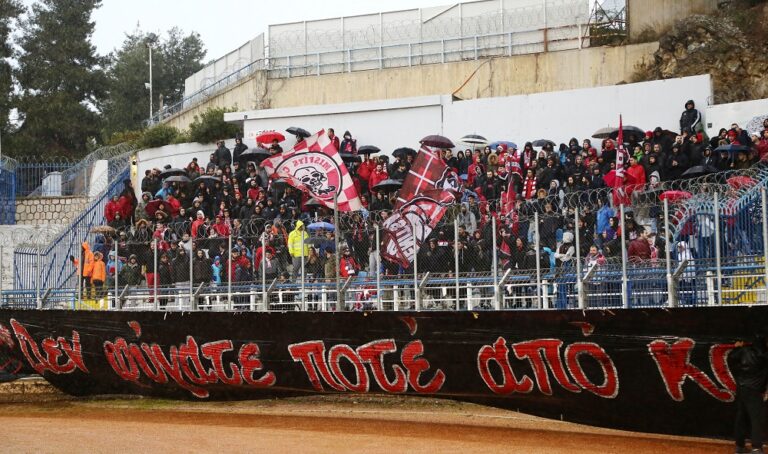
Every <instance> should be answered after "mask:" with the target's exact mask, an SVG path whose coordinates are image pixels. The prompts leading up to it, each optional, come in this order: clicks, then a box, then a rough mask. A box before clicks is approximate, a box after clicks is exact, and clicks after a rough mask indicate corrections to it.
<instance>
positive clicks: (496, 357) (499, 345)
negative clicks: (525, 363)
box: [477, 337, 533, 394]
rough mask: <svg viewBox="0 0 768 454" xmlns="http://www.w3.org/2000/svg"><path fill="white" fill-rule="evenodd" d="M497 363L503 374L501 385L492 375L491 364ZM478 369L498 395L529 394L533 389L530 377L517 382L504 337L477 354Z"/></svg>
mask: <svg viewBox="0 0 768 454" xmlns="http://www.w3.org/2000/svg"><path fill="white" fill-rule="evenodd" d="M492 361H493V362H495V363H496V364H497V365H498V366H499V368H500V369H501V373H502V377H503V378H502V381H501V384H499V383H498V382H497V381H496V379H495V378H494V377H493V375H491V370H490V363H491V362H492ZM477 369H478V371H479V372H480V377H481V378H482V379H483V381H484V382H485V385H486V386H488V388H489V389H490V390H491V391H493V392H494V393H496V394H512V393H523V394H526V393H529V392H531V390H532V389H533V380H531V378H530V377H528V376H525V375H524V376H523V378H522V379H521V380H519V381H518V380H517V377H515V373H514V371H513V370H512V366H511V365H510V364H509V348H508V347H507V341H506V339H504V338H503V337H499V338H498V339H496V342H494V343H493V346H490V345H483V347H482V348H480V351H479V352H478V354H477Z"/></svg>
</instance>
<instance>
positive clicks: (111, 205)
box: [104, 195, 122, 223]
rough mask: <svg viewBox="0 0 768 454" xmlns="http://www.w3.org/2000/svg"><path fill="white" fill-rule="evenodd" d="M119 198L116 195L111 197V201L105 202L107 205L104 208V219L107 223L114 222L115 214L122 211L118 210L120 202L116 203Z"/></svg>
mask: <svg viewBox="0 0 768 454" xmlns="http://www.w3.org/2000/svg"><path fill="white" fill-rule="evenodd" d="M118 199H119V197H118V196H117V195H113V196H112V199H111V200H110V201H109V202H107V205H106V206H105V207H104V218H105V219H106V220H107V223H110V222H112V221H114V220H115V213H119V212H121V211H122V210H121V209H120V202H118Z"/></svg>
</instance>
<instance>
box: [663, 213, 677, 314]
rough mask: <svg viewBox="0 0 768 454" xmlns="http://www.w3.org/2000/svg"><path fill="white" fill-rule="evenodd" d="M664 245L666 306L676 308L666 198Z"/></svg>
mask: <svg viewBox="0 0 768 454" xmlns="http://www.w3.org/2000/svg"><path fill="white" fill-rule="evenodd" d="M664 243H665V245H666V251H665V257H664V259H665V261H666V265H667V293H668V294H669V298H668V299H667V304H668V305H669V307H677V305H678V301H677V285H676V283H675V280H674V279H673V278H672V247H674V244H673V243H674V239H673V238H672V237H671V235H670V231H669V200H668V199H666V198H665V199H664Z"/></svg>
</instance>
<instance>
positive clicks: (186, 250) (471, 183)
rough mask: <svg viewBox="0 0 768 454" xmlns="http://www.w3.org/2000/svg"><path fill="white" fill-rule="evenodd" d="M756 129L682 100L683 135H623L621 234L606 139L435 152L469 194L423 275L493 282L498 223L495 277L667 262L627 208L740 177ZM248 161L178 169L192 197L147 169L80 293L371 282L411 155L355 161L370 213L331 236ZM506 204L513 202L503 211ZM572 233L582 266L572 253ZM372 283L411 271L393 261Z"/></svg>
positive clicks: (350, 147) (749, 160) (762, 139)
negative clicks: (666, 188)
mask: <svg viewBox="0 0 768 454" xmlns="http://www.w3.org/2000/svg"><path fill="white" fill-rule="evenodd" d="M763 126H764V128H763V130H762V131H761V132H759V134H755V135H750V134H749V133H747V132H746V131H744V130H743V129H741V128H740V127H739V125H737V124H733V125H731V127H730V128H728V129H725V128H724V129H722V130H720V133H719V135H718V136H717V137H712V138H708V137H706V136H705V134H704V132H703V128H702V125H701V115H700V114H699V112H698V111H697V110H696V109H695V106H694V105H693V102H692V101H689V102H688V103H687V104H686V109H685V111H684V112H683V114H682V116H681V119H680V132H679V134H672V133H670V132H669V131H666V130H664V129H662V128H660V127H657V128H655V129H654V130H652V131H648V132H646V133H645V134H644V135H635V134H625V136H624V139H625V149H626V150H627V151H628V152H629V162H628V163H627V166H626V168H625V177H624V184H625V188H624V189H625V190H624V191H622V193H623V197H626V198H627V200H626V203H627V204H628V208H627V215H626V218H625V229H624V231H621V229H620V228H619V224H620V221H619V219H618V217H617V216H618V209H617V207H616V206H615V205H616V203H615V202H616V200H615V197H612V196H611V186H614V185H612V184H611V182H610V181H607V180H609V179H612V178H613V176H612V174H615V169H616V154H617V149H618V147H617V143H616V141H615V140H613V139H610V138H607V139H603V140H602V141H600V142H599V143H595V142H593V141H592V140H590V139H584V140H581V141H580V140H578V139H577V138H572V139H571V140H570V141H569V142H568V144H560V145H559V147H557V146H553V145H552V144H551V143H549V144H546V145H545V146H543V147H534V146H533V144H532V143H531V142H527V143H525V144H524V145H523V146H522V147H520V149H519V150H518V149H516V148H515V147H513V146H511V145H510V144H509V143H501V144H499V146H498V147H496V148H495V149H491V148H490V147H489V146H485V147H469V148H464V149H461V148H458V149H457V151H455V152H454V150H451V149H446V150H442V151H440V154H441V157H442V159H443V160H444V162H445V163H446V164H447V165H448V166H450V167H452V168H453V169H455V170H456V172H457V174H458V175H460V177H461V180H462V182H463V185H464V187H463V195H462V198H461V204H460V206H459V208H457V210H456V213H455V215H452V217H451V220H450V221H447V223H446V224H444V225H442V224H441V225H439V226H438V228H437V229H435V230H434V231H433V233H432V235H430V237H429V238H428V240H427V241H426V242H425V244H423V245H422V247H421V249H420V251H419V253H418V260H419V270H420V271H423V272H426V271H429V272H432V273H437V274H440V273H444V274H450V273H452V272H453V270H454V260H453V258H454V250H457V251H458V256H459V270H460V271H461V272H467V273H468V272H477V273H481V272H487V271H489V270H490V269H491V266H492V257H493V248H492V243H493V236H492V228H491V223H492V222H491V220H492V219H496V223H497V232H498V237H497V238H496V241H497V245H498V254H499V262H500V263H499V267H500V268H514V269H530V268H534V267H536V260H539V261H540V263H539V264H540V265H542V266H543V267H545V268H547V267H550V265H552V266H567V265H569V264H572V263H574V260H577V259H582V260H584V261H585V264H587V265H591V264H596V263H597V264H600V263H605V261H606V260H608V259H610V258H611V257H619V255H618V254H619V253H620V242H621V241H626V242H627V248H628V256H629V257H630V260H652V259H655V258H658V257H663V253H664V248H665V247H667V246H666V241H665V240H664V239H665V237H666V235H665V234H664V232H663V229H662V224H660V223H657V222H656V218H658V216H659V215H660V214H661V212H660V210H659V209H658V203H657V204H656V207H655V208H654V207H653V205H654V204H653V203H650V204H645V205H643V208H639V207H638V208H637V209H633V208H632V203H633V202H636V201H637V200H640V199H642V198H643V197H647V196H649V194H650V197H651V199H650V200H651V202H658V192H654V191H653V188H654V187H655V186H657V185H658V184H659V183H660V182H664V181H671V180H678V179H681V178H685V172H686V171H687V170H689V169H691V168H693V167H695V166H706V167H707V169H708V170H707V171H709V172H715V171H723V170H738V169H747V168H749V167H750V166H752V165H754V164H756V163H758V162H760V161H763V160H765V159H768V120H766V121H765V123H764V124H763ZM328 133H329V137H330V138H331V141H332V143H334V144H335V145H336V147H338V149H339V150H340V151H341V152H345V153H349V154H351V155H357V143H356V140H355V139H354V138H353V136H352V135H351V133H350V132H349V131H345V132H344V134H343V136H342V137H341V138H339V137H337V136H335V134H334V132H333V130H332V129H329V130H328ZM297 140H298V139H297ZM260 145H261V146H264V147H266V148H267V149H268V150H269V152H270V153H271V154H276V153H280V152H281V151H282V148H281V147H280V145H279V143H278V142H277V141H275V142H274V143H271V144H260ZM723 145H734V146H737V147H736V148H735V149H736V150H737V151H736V152H733V151H717V148H718V147H721V146H723ZM738 146H742V147H743V148H740V147H738ZM247 149H248V147H247V146H246V145H244V144H243V142H242V140H240V139H238V140H237V141H236V145H235V147H234V150H232V151H230V150H229V149H228V148H226V147H225V146H224V142H223V141H221V142H219V143H218V144H217V149H216V150H215V152H213V153H212V154H211V155H210V156H209V161H208V162H207V163H205V164H204V165H203V163H200V162H198V160H197V159H193V160H192V161H191V162H189V163H188V165H187V166H186V167H185V168H184V169H182V170H183V173H184V175H185V176H186V177H188V178H189V179H190V180H192V183H190V184H185V183H176V182H173V183H171V182H168V181H167V180H165V179H164V178H163V175H166V174H167V173H168V170H169V169H168V168H169V167H170V166H166V169H152V170H147V171H146V173H145V175H144V176H143V178H142V180H141V188H140V189H141V191H140V192H139V193H140V194H141V195H140V196H139V197H136V195H135V194H136V191H135V189H134V188H133V185H132V184H131V182H130V181H129V180H126V181H125V188H124V190H123V192H122V193H121V194H119V195H116V196H115V197H113V198H112V200H110V202H109V203H108V204H107V206H106V208H105V213H104V216H105V220H106V223H107V225H108V226H109V227H111V228H113V229H114V232H115V233H114V234H110V233H107V234H105V235H99V236H98V237H97V239H96V242H95V244H94V245H93V247H92V249H93V250H94V251H96V252H98V253H99V254H100V257H99V258H96V257H95V254H93V256H90V255H89V254H90V249H89V251H88V254H85V255H86V256H87V257H86V256H84V260H85V261H84V263H83V274H84V277H85V278H86V280H89V281H92V282H93V283H96V281H100V282H103V283H105V284H106V285H108V284H109V283H110V282H113V281H112V279H113V277H112V276H114V273H118V274H119V278H120V281H121V282H122V283H123V284H126V285H142V284H146V285H147V286H149V287H152V286H154V285H155V282H157V284H158V285H159V286H162V287H169V286H171V287H172V286H174V285H180V286H185V285H189V283H190V282H191V283H193V284H199V283H210V284H213V285H221V284H222V283H226V282H228V281H229V280H230V279H231V280H232V281H233V282H236V283H239V282H247V281H251V280H255V279H261V277H262V274H265V275H266V277H267V279H269V280H271V279H280V280H281V282H296V279H297V276H298V273H300V272H301V268H302V266H301V265H302V262H303V264H304V267H303V268H304V273H305V276H306V278H307V279H308V280H310V281H312V280H326V279H328V280H333V279H335V278H336V277H337V276H340V277H349V276H355V275H364V274H365V273H373V274H375V273H376V271H377V270H376V260H375V253H374V252H375V250H376V244H375V240H374V229H373V225H374V223H380V222H382V221H384V220H385V219H386V218H387V216H388V215H389V213H390V212H391V210H392V207H393V206H394V204H395V198H394V197H395V193H394V192H392V193H386V192H383V191H377V190H376V189H375V186H376V184H377V183H379V182H381V181H384V180H386V179H399V180H402V179H404V178H405V177H406V176H407V174H408V170H409V168H410V167H411V165H412V164H413V161H414V158H415V156H414V154H411V153H403V154H400V155H398V156H397V157H393V158H390V157H389V156H386V155H384V154H382V155H380V156H371V155H367V154H366V155H364V154H360V155H357V158H355V159H354V160H350V162H348V163H347V166H348V168H349V170H350V173H351V174H352V176H353V180H354V184H355V186H356V187H357V189H358V192H359V194H360V199H361V202H362V205H363V207H364V209H363V210H361V211H359V212H353V213H343V215H342V221H343V222H341V225H338V226H334V225H332V223H333V217H332V212H331V211H330V210H328V209H327V208H325V207H318V206H315V205H313V204H308V203H307V202H309V199H310V198H309V196H308V195H307V194H305V193H302V192H300V191H297V190H296V189H294V188H292V187H290V186H287V185H285V184H279V183H280V182H279V181H276V180H274V179H271V178H270V177H269V176H268V175H267V174H266V172H265V170H264V169H263V168H262V167H261V166H260V165H259V161H258V160H249V159H248V158H246V159H243V158H241V156H242V155H243V153H244V152H245V151H246V150H247ZM164 172H165V173H164ZM614 187H615V186H614ZM510 192H511V193H512V197H511V198H510ZM613 192H614V193H615V192H616V191H613ZM505 199H506V200H512V202H511V204H507V206H506V207H505V202H504V200H505ZM645 201H648V200H647V199H645ZM648 206H650V207H651V208H650V209H649V208H648ZM576 207H579V218H578V219H576V218H575V216H574V214H575V213H574V211H575V209H576ZM534 213H538V214H539V232H540V240H541V241H540V248H539V250H537V249H536V247H535V244H534V241H533V234H532V231H533V229H532V226H531V223H532V222H533V214H534ZM454 218H455V222H456V223H457V224H458V235H459V238H458V240H457V239H456V238H454V230H453V225H452V223H453V219H454ZM318 223H319V224H318ZM576 223H578V226H579V229H578V235H579V238H578V239H579V241H580V244H581V249H580V250H581V254H582V257H576V254H575V248H574V242H575V239H576V238H575V233H576V228H575V227H576ZM329 224H331V225H329ZM317 225H320V227H317ZM337 236H338V238H337ZM230 238H231V253H230V245H229V242H230ZM114 241H116V242H117V254H118V256H117V257H115V256H114V252H113V248H114V243H113V242H114ZM262 244H263V245H264V246H262ZM337 244H339V245H340V246H339V249H340V250H338V251H337V250H336V247H337ZM155 248H156V249H157V254H155V250H154V249H155ZM687 253H690V252H689V251H687ZM156 255H157V267H156V266H155V256H156ZM190 258H191V260H190ZM94 261H104V262H105V264H106V270H105V273H104V274H105V276H101V275H99V276H98V277H99V278H100V279H97V276H95V275H93V274H92V273H93V267H92V265H93V262H94ZM380 271H381V272H382V273H385V274H388V275H397V274H402V273H409V272H411V270H410V269H405V268H403V267H402V266H400V265H397V264H394V263H391V262H387V261H383V267H382V269H381V270H380ZM89 273H91V274H90V275H89ZM101 278H103V279H101Z"/></svg>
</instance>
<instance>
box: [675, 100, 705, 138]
mask: <svg viewBox="0 0 768 454" xmlns="http://www.w3.org/2000/svg"><path fill="white" fill-rule="evenodd" d="M700 123H701V113H699V111H698V110H696V103H694V102H693V100H692V99H689V100H688V101H686V103H685V110H684V111H683V113H682V114H681V115H680V133H681V134H682V133H684V132H686V131H688V133H689V134H692V133H694V132H695V131H696V127H697V126H699V124H700Z"/></svg>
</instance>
